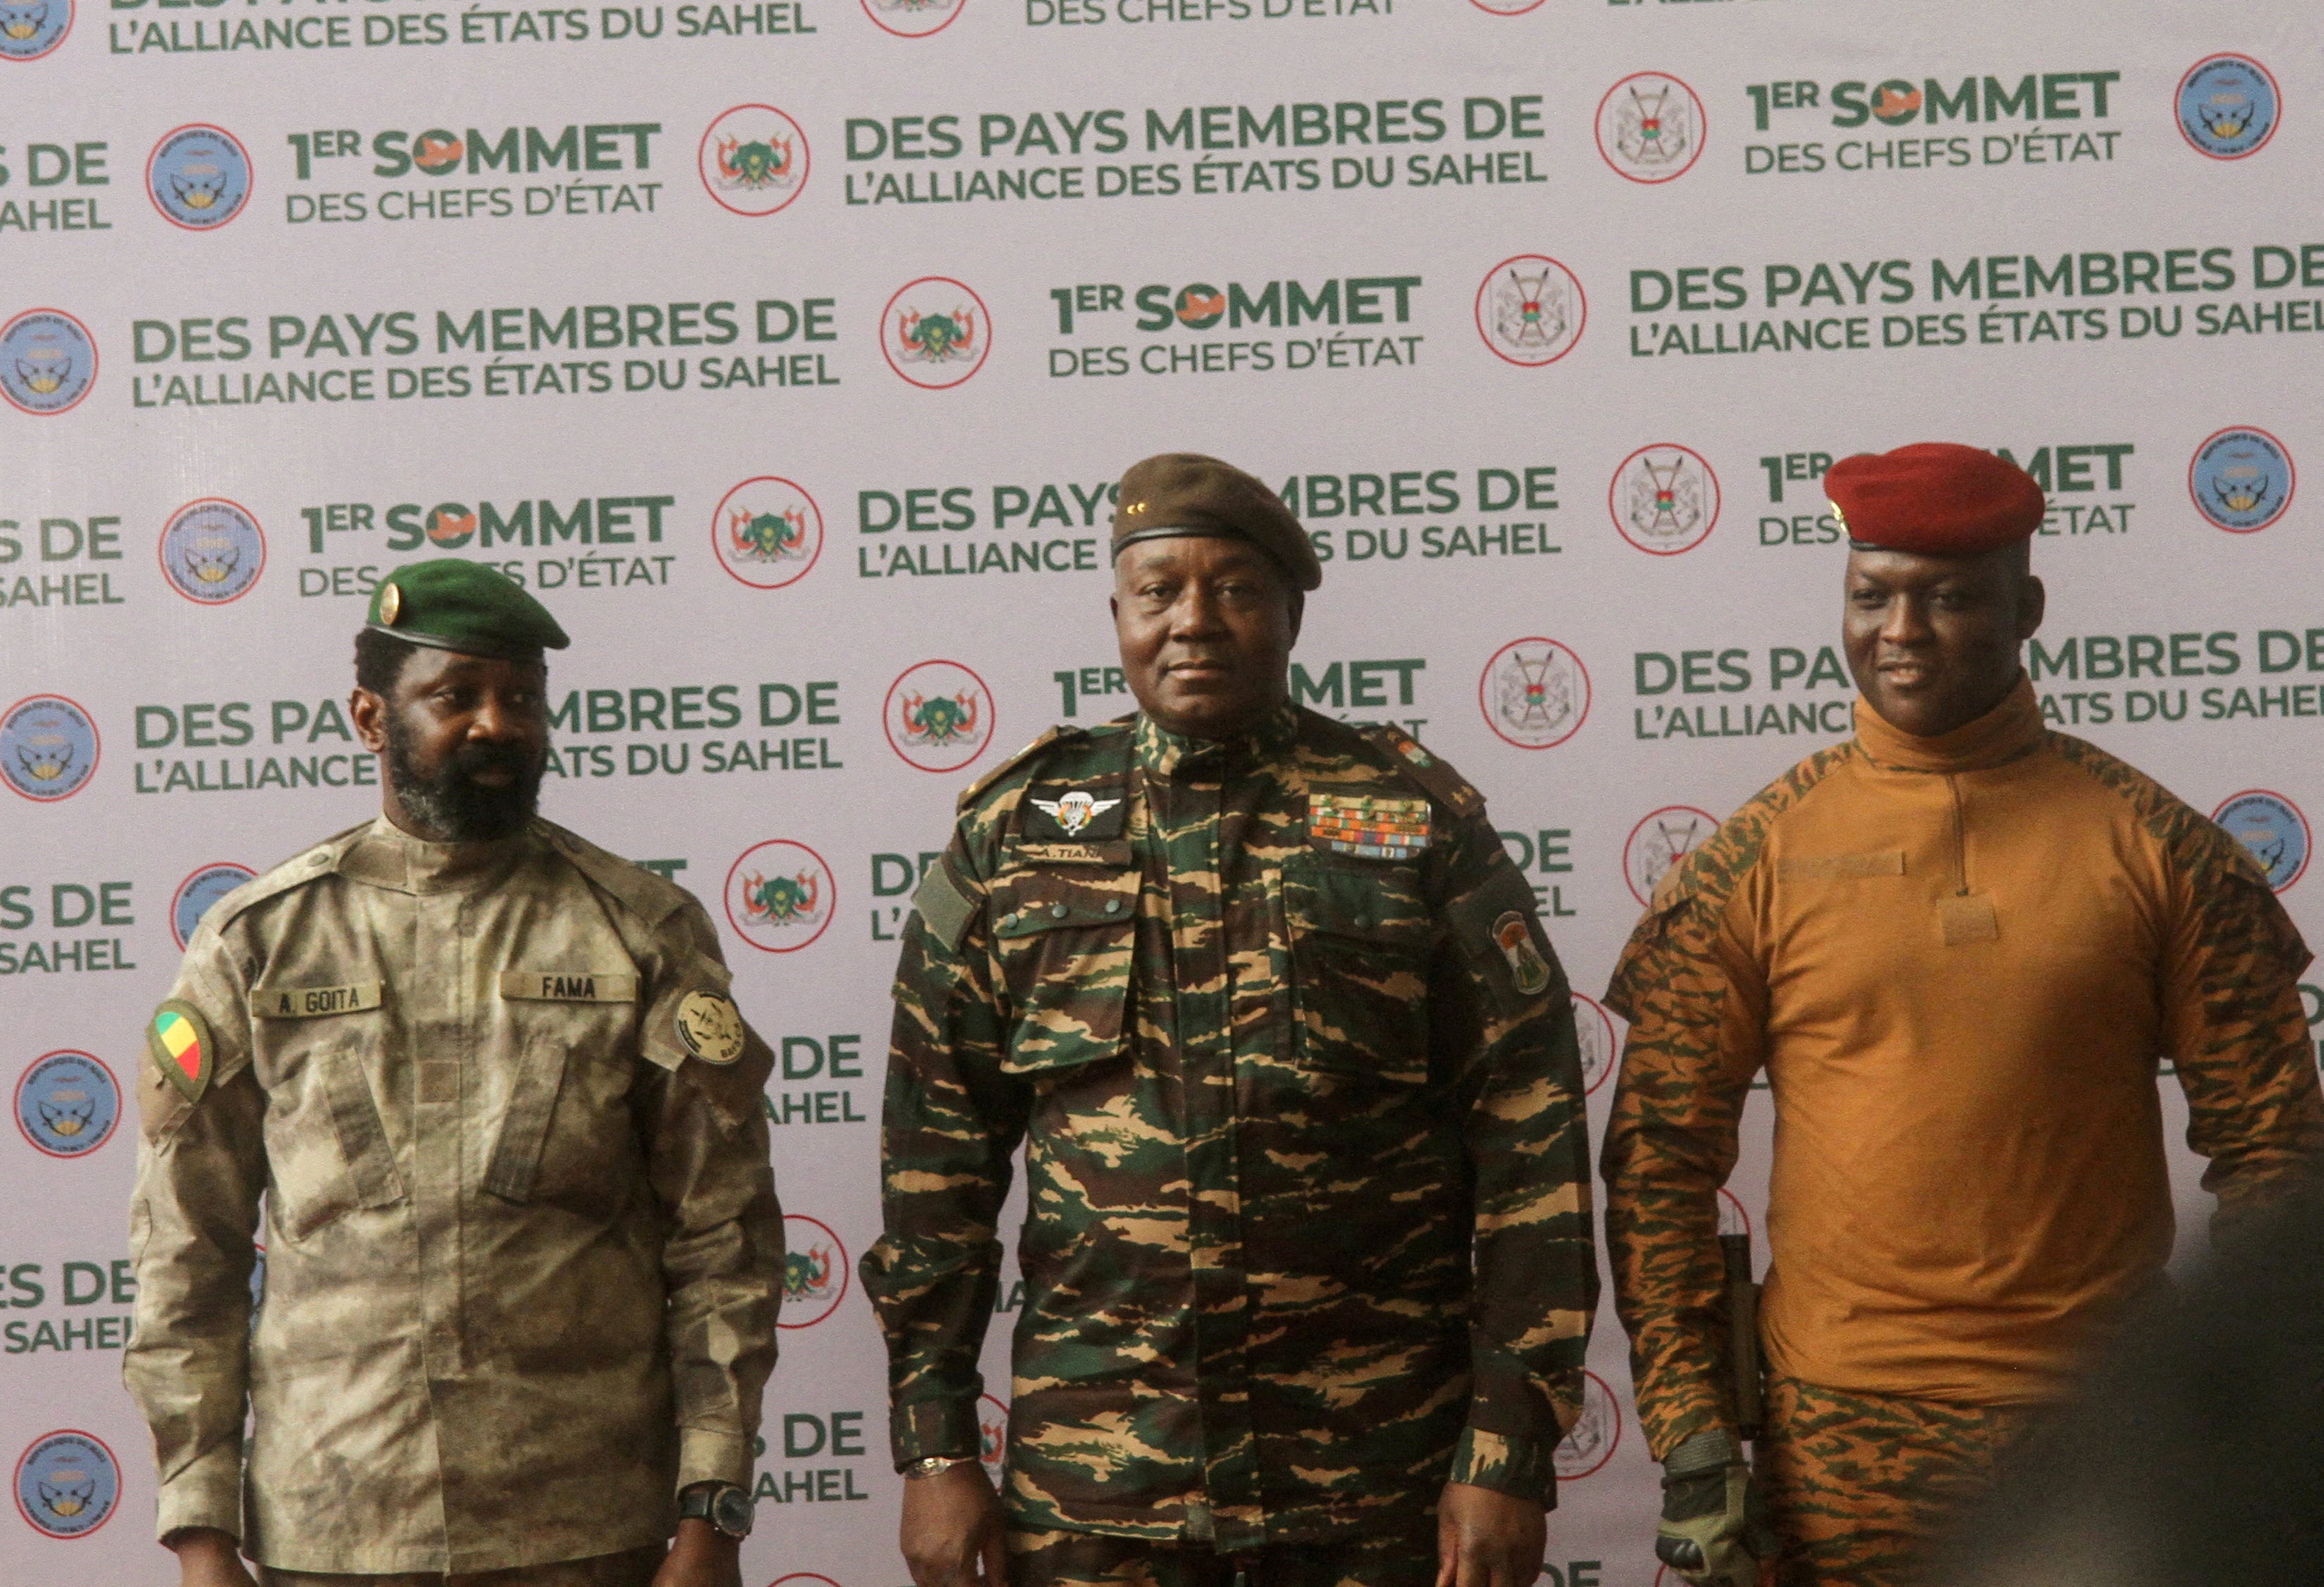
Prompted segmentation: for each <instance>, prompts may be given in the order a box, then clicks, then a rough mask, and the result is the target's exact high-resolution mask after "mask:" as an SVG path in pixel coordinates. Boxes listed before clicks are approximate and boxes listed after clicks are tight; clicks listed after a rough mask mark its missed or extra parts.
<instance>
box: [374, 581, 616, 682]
mask: <svg viewBox="0 0 2324 1587" xmlns="http://www.w3.org/2000/svg"><path fill="white" fill-rule="evenodd" d="M364 627H366V628H370V629H374V630H376V631H377V632H381V633H385V634H392V635H393V636H394V637H395V638H397V639H400V640H409V641H410V642H411V643H413V644H415V645H426V646H428V647H429V648H430V649H432V650H457V651H459V652H460V653H461V654H462V655H466V656H493V657H498V658H500V659H502V660H510V661H537V660H539V659H540V652H541V651H543V650H563V649H564V648H565V647H566V646H567V645H568V644H570V643H572V642H573V641H570V640H568V639H567V638H566V637H565V631H564V630H563V629H561V628H559V627H558V626H557V619H556V618H554V617H551V616H550V615H549V608H548V607H546V606H544V605H542V604H540V603H539V601H536V600H534V599H533V598H532V596H531V595H529V594H527V593H526V592H525V590H524V588H523V587H522V586H520V585H519V584H518V583H517V582H516V581H515V580H514V579H512V578H511V577H509V576H508V575H507V574H505V573H503V572H502V571H501V570H500V569H499V568H497V567H487V566H486V565H485V564H484V563H482V562H471V561H468V560H467V559H466V558H461V557H438V558H436V559H435V560H434V561H432V562H414V563H412V564H411V565H410V567H399V568H397V569H396V570H395V571H394V572H393V573H391V574H389V575H388V576H387V577H385V578H383V579H382V580H380V582H379V587H378V588H377V589H375V590H374V591H372V595H371V614H370V618H369V621H367V622H366V623H364Z"/></svg>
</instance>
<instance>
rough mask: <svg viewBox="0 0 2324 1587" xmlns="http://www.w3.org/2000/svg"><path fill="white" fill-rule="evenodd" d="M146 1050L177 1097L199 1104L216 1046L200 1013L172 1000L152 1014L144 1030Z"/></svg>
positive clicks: (215, 1053) (207, 1023)
mask: <svg viewBox="0 0 2324 1587" xmlns="http://www.w3.org/2000/svg"><path fill="white" fill-rule="evenodd" d="M145 1048H146V1050H147V1051H148V1052H150V1053H152V1055H153V1062H154V1063H155V1064H157V1065H159V1066H161V1077H162V1078H163V1079H164V1080H167V1081H168V1082H169V1083H170V1084H172V1085H174V1086H176V1087H177V1088H178V1092H179V1094H180V1095H181V1096H183V1097H184V1098H185V1099H186V1100H187V1101H188V1102H189V1103H198V1102H199V1101H201V1100H202V1093H204V1092H205V1091H208V1089H209V1084H210V1072H211V1066H212V1065H213V1064H214V1063H215V1061H216V1059H217V1044H216V1043H215V1042H214V1040H213V1039H212V1038H211V1036H210V1028H209V1022H208V1020H204V1019H203V1018H202V1011H201V1010H199V1009H197V1008H196V1007H194V1005H193V1004H191V1003H189V1002H185V1001H180V1000H179V999H177V998H171V999H170V1001H167V1002H165V1003H163V1004H162V1005H161V1007H160V1008H158V1009H156V1010H153V1019H152V1023H151V1024H149V1025H147V1026H146V1027H145Z"/></svg>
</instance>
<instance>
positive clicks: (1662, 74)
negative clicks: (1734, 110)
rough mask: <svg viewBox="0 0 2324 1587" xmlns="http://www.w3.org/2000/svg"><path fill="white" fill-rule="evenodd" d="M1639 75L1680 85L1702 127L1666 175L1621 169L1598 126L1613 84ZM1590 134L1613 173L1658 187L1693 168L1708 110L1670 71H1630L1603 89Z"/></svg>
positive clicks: (1705, 137)
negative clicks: (1686, 153) (1691, 147)
mask: <svg viewBox="0 0 2324 1587" xmlns="http://www.w3.org/2000/svg"><path fill="white" fill-rule="evenodd" d="M1470 3H1471V5H1474V4H1475V3H1476V0H1470ZM1639 78H1664V79H1665V81H1668V82H1674V83H1676V84H1677V85H1678V86H1679V87H1680V88H1684V89H1685V90H1686V97H1688V98H1689V99H1690V100H1692V102H1693V104H1694V119H1695V123H1696V125H1699V126H1701V128H1702V133H1701V136H1699V137H1698V138H1696V139H1695V141H1694V152H1693V153H1692V154H1691V155H1689V156H1688V157H1687V161H1686V163H1685V164H1684V165H1682V166H1680V167H1679V168H1678V169H1677V170H1676V171H1673V172H1671V173H1670V174H1669V175H1668V176H1632V175H1631V174H1630V173H1629V172H1628V171H1624V170H1623V169H1622V168H1621V167H1620V166H1618V165H1616V164H1615V163H1614V157H1613V156H1612V155H1611V154H1609V153H1607V152H1606V134H1605V133H1604V131H1603V130H1602V129H1603V127H1604V125H1605V121H1606V101H1607V100H1608V99H1611V98H1612V97H1614V89H1615V88H1620V87H1621V86H1622V84H1623V83H1635V82H1637V80H1638V79H1639ZM1590 135H1591V138H1592V139H1594V140H1595V141H1596V143H1597V144H1598V158H1599V159H1600V160H1602V161H1605V162H1606V163H1607V165H1608V166H1609V168H1610V169H1611V170H1612V171H1613V172H1614V174H1615V175H1616V176H1618V177H1620V178H1621V179H1622V180H1624V181H1631V182H1636V183H1637V184H1638V185H1639V186H1640V187H1642V188H1658V187H1661V186H1662V185H1663V184H1664V183H1665V182H1674V181H1676V180H1678V179H1679V178H1681V177H1683V176H1684V175H1685V174H1686V173H1687V172H1688V171H1692V170H1693V169H1694V162H1695V161H1698V160H1700V159H1701V158H1702V151H1703V149H1704V147H1705V146H1706V145H1707V144H1708V143H1710V142H1711V112H1710V111H1709V110H1707V109H1706V108H1704V106H1703V103H1702V96H1701V95H1700V94H1698V93H1696V92H1695V91H1694V85H1693V84H1692V83H1691V82H1688V81H1687V80H1686V79H1685V78H1683V77H1676V76H1674V75H1673V74H1672V73H1670V72H1666V71H1634V72H1632V73H1631V74H1630V75H1629V76H1628V77H1626V78H1621V79H1620V80H1619V81H1618V82H1616V83H1615V85H1614V88H1609V89H1607V90H1606V95H1605V98H1601V99H1600V100H1599V101H1598V108H1597V110H1596V111H1595V112H1593V113H1592V114H1591V117H1590Z"/></svg>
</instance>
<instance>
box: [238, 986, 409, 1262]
mask: <svg viewBox="0 0 2324 1587" xmlns="http://www.w3.org/2000/svg"><path fill="white" fill-rule="evenodd" d="M375 1040H376V1036H375V1034H374V1033H373V1032H371V1031H368V1030H361V1029H346V1030H337V1029H335V1030H333V1031H332V1032H330V1034H328V1035H327V1036H326V1037H325V1038H322V1039H320V1040H318V1041H315V1042H312V1043H311V1044H309V1046H308V1047H306V1048H305V1050H304V1051H303V1052H302V1053H300V1055H299V1056H297V1057H296V1058H295V1059H291V1060H289V1061H285V1062H282V1063H281V1074H280V1076H279V1078H278V1079H276V1080H275V1081H274V1082H273V1083H272V1084H269V1085H268V1088H267V1099H266V1125H265V1131H266V1160H267V1167H268V1173H269V1175H270V1180H269V1186H268V1213H267V1216H268V1219H269V1221H270V1222H271V1223H272V1225H273V1227H274V1228H275V1229H276V1230H278V1231H279V1232H281V1235H282V1236H283V1238H285V1239H287V1240H292V1241H298V1240H303V1239H305V1238H306V1237H307V1236H308V1235H309V1234H312V1233H314V1232H316V1231H317V1230H318V1229H320V1228H322V1227H323V1226H324V1225H325V1224H327V1223H333V1222H336V1221H337V1219H340V1218H343V1217H345V1216H346V1214H347V1213H351V1212H354V1211H355V1210H356V1209H357V1208H369V1207H383V1206H388V1205H390V1204H393V1203H395V1202H398V1201H401V1200H402V1199H403V1182H402V1179H401V1176H399V1175H398V1174H397V1172H396V1168H395V1154H394V1151H393V1149H392V1148H391V1147H390V1146H389V1144H388V1140H387V1130H386V1129H385V1127H384V1126H383V1124H382V1123H381V1122H380V1115H379V1108H378V1105H377V1103H376V1102H375V1100H374V1097H373V1094H372V1088H371V1081H370V1079H369V1077H368V1076H367V1075H365V1073H364V1056H365V1054H367V1053H368V1052H369V1051H370V1050H371V1049H372V1047H373V1044H374V1041H375Z"/></svg>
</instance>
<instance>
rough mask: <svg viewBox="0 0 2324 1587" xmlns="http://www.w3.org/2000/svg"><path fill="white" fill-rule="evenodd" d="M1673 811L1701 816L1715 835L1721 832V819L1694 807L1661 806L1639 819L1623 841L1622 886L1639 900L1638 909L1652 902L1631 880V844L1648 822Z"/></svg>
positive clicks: (1690, 851)
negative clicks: (1640, 892) (1642, 894)
mask: <svg viewBox="0 0 2324 1587" xmlns="http://www.w3.org/2000/svg"><path fill="white" fill-rule="evenodd" d="M1672 810H1684V811H1685V812H1686V813H1687V814H1688V815H1690V816H1700V817H1702V818H1703V819H1704V820H1705V821H1708V822H1710V823H1711V831H1712V832H1713V833H1716V832H1718V830H1719V817H1716V816H1714V815H1712V814H1711V812H1710V811H1708V810H1705V809H1701V808H1699V807H1696V806H1693V805H1660V806H1657V807H1655V808H1654V809H1651V810H1649V811H1647V812H1646V814H1645V815H1643V816H1641V817H1638V824H1637V826H1633V827H1631V828H1630V835H1629V836H1628V837H1626V838H1624V839H1623V840H1622V885H1623V886H1624V887H1627V888H1628V889H1629V890H1630V896H1631V897H1632V898H1634V899H1637V900H1638V907H1639V908H1640V909H1646V908H1647V907H1648V906H1649V904H1650V903H1651V901H1652V900H1648V899H1646V898H1643V897H1640V895H1639V892H1638V885H1637V882H1635V881H1631V880H1630V844H1632V842H1634V841H1635V840H1636V839H1637V835H1638V834H1639V833H1641V832H1643V831H1645V830H1646V823H1647V822H1649V821H1651V820H1653V819H1654V818H1655V817H1657V816H1660V815H1663V814H1665V813H1666V812H1668V811H1672ZM1703 841H1704V842H1706V843H1708V842H1709V841H1710V839H1708V838H1705V839H1704V840H1703ZM1686 852H1687V853H1690V854H1691V853H1694V851H1693V850H1692V849H1689V850H1687V851H1686ZM1683 857H1684V856H1683V855H1682V856H1681V858H1683ZM1671 863H1672V864H1674V865H1675V864H1677V863H1678V861H1677V860H1673V861H1672V862H1671Z"/></svg>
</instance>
